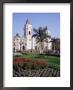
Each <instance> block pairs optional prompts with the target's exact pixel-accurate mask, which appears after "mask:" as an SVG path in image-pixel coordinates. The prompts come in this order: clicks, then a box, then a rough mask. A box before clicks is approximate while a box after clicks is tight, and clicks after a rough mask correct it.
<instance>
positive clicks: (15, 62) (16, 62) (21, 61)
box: [13, 58, 31, 64]
mask: <svg viewBox="0 0 73 90" xmlns="http://www.w3.org/2000/svg"><path fill="white" fill-rule="evenodd" d="M30 61H31V59H26V58H15V59H14V60H13V63H14V64H20V63H24V62H30Z"/></svg>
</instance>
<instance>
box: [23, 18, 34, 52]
mask: <svg viewBox="0 0 73 90" xmlns="http://www.w3.org/2000/svg"><path fill="white" fill-rule="evenodd" d="M24 37H25V39H26V41H25V42H26V50H30V49H32V24H31V23H30V22H29V20H28V19H27V20H26V23H25V25H24Z"/></svg>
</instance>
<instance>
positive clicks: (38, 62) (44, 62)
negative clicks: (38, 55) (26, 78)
mask: <svg viewBox="0 0 73 90" xmlns="http://www.w3.org/2000/svg"><path fill="white" fill-rule="evenodd" d="M34 64H35V65H39V66H46V65H48V62H46V61H43V60H37V61H35V62H34Z"/></svg>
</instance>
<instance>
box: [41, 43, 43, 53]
mask: <svg viewBox="0 0 73 90" xmlns="http://www.w3.org/2000/svg"><path fill="white" fill-rule="evenodd" d="M40 54H43V42H40Z"/></svg>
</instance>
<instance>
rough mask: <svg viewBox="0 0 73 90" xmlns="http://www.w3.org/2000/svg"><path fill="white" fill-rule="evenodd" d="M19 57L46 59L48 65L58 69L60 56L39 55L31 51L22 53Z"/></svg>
mask: <svg viewBox="0 0 73 90" xmlns="http://www.w3.org/2000/svg"><path fill="white" fill-rule="evenodd" d="M19 57H24V58H30V59H32V60H46V61H47V62H48V64H49V66H51V67H53V68H57V69H60V57H57V56H49V55H39V54H32V53H31V54H22V55H20V56H19Z"/></svg>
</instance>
